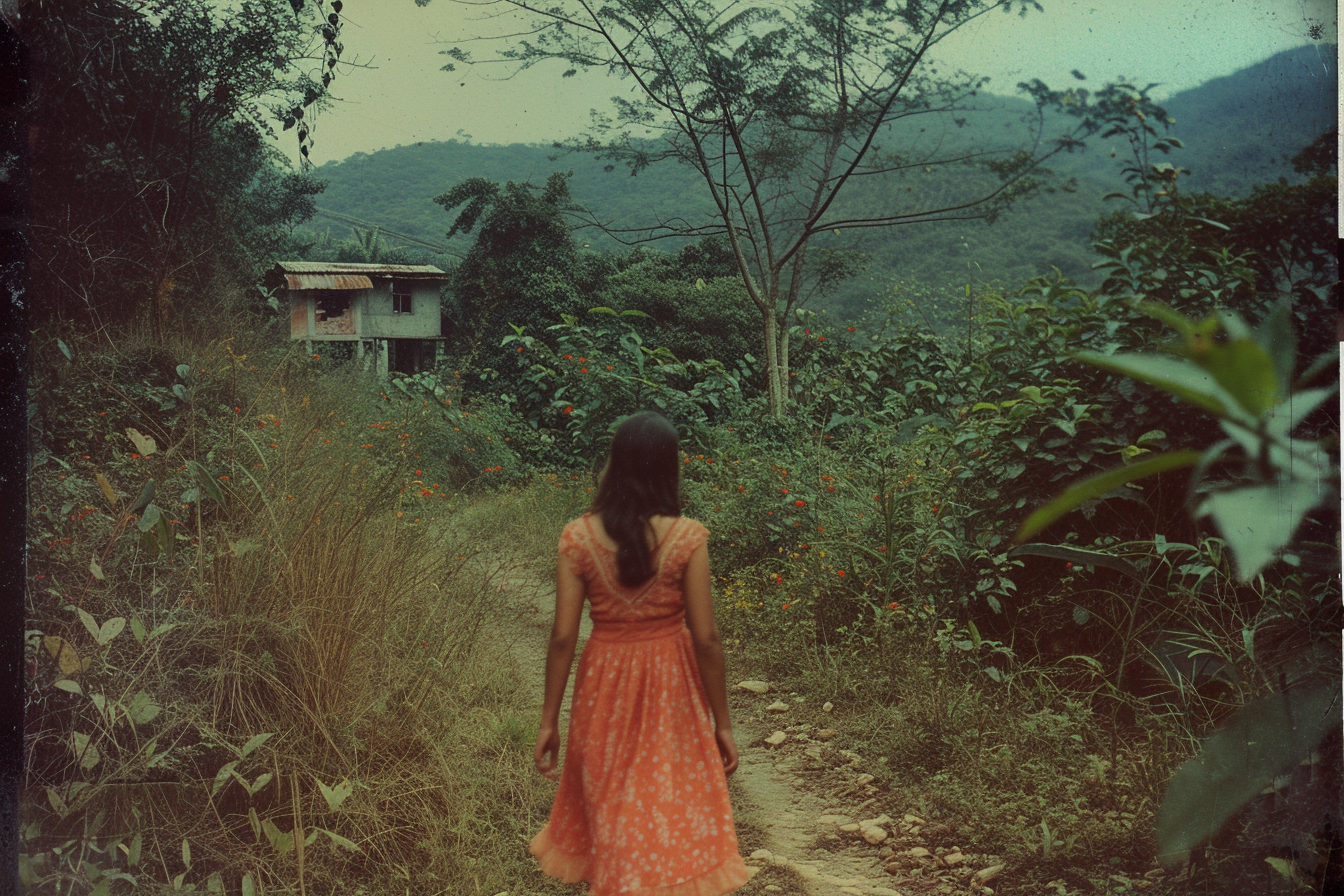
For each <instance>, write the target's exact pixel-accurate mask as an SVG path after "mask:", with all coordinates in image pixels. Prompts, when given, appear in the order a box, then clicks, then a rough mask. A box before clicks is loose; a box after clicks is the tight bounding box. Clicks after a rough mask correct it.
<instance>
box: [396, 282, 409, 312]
mask: <svg viewBox="0 0 1344 896" xmlns="http://www.w3.org/2000/svg"><path fill="white" fill-rule="evenodd" d="M392 313H393V314H410V313H411V285H410V284H409V283H398V282H397V281H395V280H393V281H392Z"/></svg>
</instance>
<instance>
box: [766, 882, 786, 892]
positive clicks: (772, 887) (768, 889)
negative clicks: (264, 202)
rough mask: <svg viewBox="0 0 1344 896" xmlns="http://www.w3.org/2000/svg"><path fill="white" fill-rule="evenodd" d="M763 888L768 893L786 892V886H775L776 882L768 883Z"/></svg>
mask: <svg viewBox="0 0 1344 896" xmlns="http://www.w3.org/2000/svg"><path fill="white" fill-rule="evenodd" d="M763 889H764V890H765V892H767V893H783V892H784V888H783V887H778V886H775V885H774V884H766V885H765V886H764V887H763Z"/></svg>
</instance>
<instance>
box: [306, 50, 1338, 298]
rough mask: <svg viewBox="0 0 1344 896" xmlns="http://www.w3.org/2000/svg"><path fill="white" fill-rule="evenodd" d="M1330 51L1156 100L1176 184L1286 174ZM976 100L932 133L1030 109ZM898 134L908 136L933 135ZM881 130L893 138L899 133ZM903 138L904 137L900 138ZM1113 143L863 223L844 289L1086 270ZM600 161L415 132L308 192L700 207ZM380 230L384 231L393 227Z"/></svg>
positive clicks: (1288, 58) (1245, 187)
mask: <svg viewBox="0 0 1344 896" xmlns="http://www.w3.org/2000/svg"><path fill="white" fill-rule="evenodd" d="M1336 49H1337V48H1336V47H1335V45H1333V44H1318V45H1307V46H1304V47H1301V48H1298V49H1296V50H1291V51H1286V52H1284V53H1280V54H1278V55H1276V56H1273V57H1271V58H1269V59H1267V60H1265V61H1263V62H1260V63H1257V64H1256V65H1253V66H1250V67H1248V68H1245V69H1243V70H1241V71H1239V72H1236V73H1234V74H1232V75H1229V76H1227V77H1223V78H1217V79H1214V80H1212V81H1209V82H1207V83H1205V84H1203V85H1201V86H1200V87H1197V88H1194V89H1192V90H1188V91H1183V92H1181V93H1177V94H1175V95H1173V96H1172V97H1170V98H1169V99H1168V100H1167V101H1166V102H1165V103H1163V105H1164V106H1165V108H1166V109H1167V111H1168V113H1169V114H1170V116H1171V117H1172V118H1174V119H1175V124H1173V125H1171V126H1170V130H1169V131H1168V134H1169V135H1170V136H1174V137H1177V138H1179V139H1180V140H1181V141H1182V142H1183V143H1184V144H1185V148H1184V149H1183V150H1180V151H1178V152H1176V153H1174V154H1173V155H1172V156H1170V157H1169V158H1168V159H1165V160H1167V161H1171V162H1173V163H1175V164H1178V165H1180V166H1182V167H1184V168H1187V169H1189V170H1190V172H1191V173H1190V175H1189V177H1188V178H1186V180H1185V185H1186V188H1187V189H1197V190H1207V191H1209V192H1213V193H1217V194H1219V195H1224V196H1239V195H1245V194H1246V193H1248V192H1249V191H1250V190H1251V188H1252V187H1254V186H1255V185H1256V184H1260V183H1264V182H1266V181H1272V180H1275V179H1277V178H1279V177H1288V178H1290V179H1293V178H1294V177H1295V175H1294V173H1293V171H1292V168H1291V166H1290V164H1289V159H1291V158H1292V156H1293V155H1294V154H1296V153H1297V152H1298V151H1300V150H1301V149H1302V148H1303V147H1304V146H1306V145H1307V143H1309V142H1310V141H1311V140H1312V139H1313V138H1314V137H1315V136H1316V135H1318V134H1319V133H1321V132H1322V131H1324V130H1328V129H1331V128H1334V127H1335V126H1336V111H1335V108H1336V107H1335V102H1336V96H1337V89H1336ZM1135 80H1136V82H1137V84H1138V85H1139V86H1143V84H1144V83H1146V82H1145V81H1144V80H1143V78H1142V77H1141V74H1139V75H1138V76H1136V78H1135ZM1083 86H1087V87H1091V88H1094V89H1095V88H1096V87H1099V86H1101V85H1100V84H1099V83H1096V84H1094V83H1092V82H1089V83H1087V84H1085V85H1083ZM980 105H981V107H982V111H980V112H978V113H973V114H972V115H971V116H970V121H969V124H968V125H967V126H966V127H962V128H954V127H952V126H951V122H950V121H949V122H941V123H938V122H934V123H932V124H933V130H934V131H937V132H938V138H939V139H944V140H946V141H952V142H956V143H966V142H970V141H983V142H984V143H992V142H994V141H995V140H997V139H1001V138H1002V136H1003V135H1005V134H1007V133H1008V131H1006V130H1005V129H1012V128H1016V127H1018V121H1019V119H1020V116H1021V114H1022V113H1023V112H1024V111H1026V110H1027V109H1028V108H1029V107H1028V106H1027V104H1026V103H1025V102H1024V101H1023V100H1020V99H1005V98H1001V97H997V98H985V101H984V102H982V103H981V104H980ZM927 124H928V122H927V121H926V122H921V124H920V125H919V126H920V127H925V126H926V125H927ZM906 136H909V137H912V138H913V139H914V140H915V141H919V140H929V139H930V138H931V137H932V136H933V134H932V133H930V134H929V135H924V136H920V135H919V134H910V135H906ZM893 142H894V143H901V141H900V140H899V139H898V140H895V141H893ZM902 145H903V146H904V147H906V148H909V144H902ZM982 145H983V144H982ZM915 146H916V147H917V146H918V143H917V142H916V144H915ZM893 148H894V147H893ZM1111 148H1115V149H1117V151H1118V155H1117V157H1115V158H1112V157H1111V153H1110V149H1111ZM916 151H917V149H916ZM1126 152H1127V150H1126V149H1125V148H1124V147H1120V146H1117V147H1107V146H1097V145H1094V146H1090V147H1089V148H1088V149H1087V150H1086V151H1085V152H1082V153H1076V154H1073V155H1068V156H1061V157H1058V158H1057V159H1056V160H1055V163H1054V168H1055V171H1056V173H1057V174H1058V175H1060V176H1061V177H1062V178H1067V177H1076V178H1077V180H1078V190H1077V191H1076V192H1072V193H1069V192H1062V191H1060V192H1055V193H1050V194H1046V195H1041V196H1039V197H1037V198H1036V199H1034V200H1032V201H1030V202H1027V203H1024V204H1022V205H1021V206H1020V207H1018V208H1015V209H1013V210H1012V211H1010V212H1009V213H1008V214H1005V215H1003V216H1002V217H1000V219H999V220H998V222H997V223H996V224H995V225H993V226H986V225H984V224H983V223H979V222H955V223H943V224H924V225H915V226H906V227H898V228H893V229H888V230H884V231H868V232H866V235H865V236H864V237H863V242H862V248H864V249H865V250H866V251H867V252H868V253H869V255H870V256H871V258H872V263H871V266H870V268H869V269H868V271H867V272H866V273H865V274H863V275H861V277H860V279H859V282H857V283H853V284H851V285H850V287H849V289H848V290H846V292H847V293H853V292H854V291H855V290H859V291H867V292H870V293H871V292H872V290H873V288H874V287H877V288H878V289H882V288H885V287H886V285H888V284H890V283H891V282H892V280H894V279H900V280H907V281H918V282H924V283H928V284H937V285H948V284H960V283H964V282H966V280H967V279H968V278H970V279H996V278H1002V279H1008V280H1016V279H1021V278H1025V277H1029V276H1033V275H1035V274H1038V273H1043V272H1045V271H1047V270H1048V269H1049V268H1050V266H1055V267H1058V268H1060V269H1061V270H1062V271H1063V272H1064V273H1066V274H1068V275H1070V276H1073V277H1074V278H1076V279H1079V280H1080V281H1083V282H1088V281H1089V279H1090V277H1091V271H1090V264H1091V262H1092V260H1093V256H1092V254H1091V251H1090V247H1089V243H1090V237H1091V231H1092V225H1093V222H1094V221H1095V220H1096V218H1097V217H1098V216H1099V215H1100V214H1102V213H1104V212H1105V211H1107V210H1109V209H1110V208H1112V207H1115V203H1114V202H1112V203H1110V204H1109V205H1108V204H1104V203H1103V202H1102V200H1101V197H1102V196H1103V195H1104V194H1105V193H1107V192H1110V191H1113V190H1118V189H1123V188H1124V184H1123V181H1122V179H1121V178H1122V175H1121V172H1120V163H1121V162H1122V161H1124V158H1125V155H1126ZM608 168H609V166H608V165H606V164H605V163H603V162H600V161H597V160H595V159H593V158H592V157H590V156H586V155H583V154H577V153H558V152H557V151H556V150H554V149H552V148H551V147H549V146H538V145H525V144H513V145H509V146H497V145H472V144H470V143H459V142H456V141H448V142H444V143H434V142H430V143H417V144H414V145H409V146H397V147H396V148H394V149H386V150H382V151H379V152H375V153H369V154H366V153H356V154H355V155H354V156H351V157H350V158H348V159H345V160H344V161H341V162H329V163H327V164H325V165H323V166H321V167H320V168H318V169H317V174H318V176H319V177H321V178H322V179H324V180H325V181H326V182H327V189H326V192H325V193H324V194H323V195H322V196H320V197H319V199H318V204H319V206H320V207H321V208H324V209H327V210H330V211H333V212H337V213H339V214H342V215H346V216H349V217H351V218H355V219H358V220H360V221H364V222H368V223H371V224H377V225H380V226H381V227H383V228H385V229H389V230H392V231H396V232H400V233H404V234H409V235H412V236H416V237H419V238H421V239H425V240H429V241H433V242H438V243H442V242H444V235H445V233H446V231H447V230H448V227H449V225H450V224H451V220H452V219H451V218H450V216H449V215H448V214H447V213H445V212H444V210H443V209H442V208H441V207H439V206H438V205H435V204H434V203H433V201H432V198H433V197H434V196H436V195H439V194H442V193H444V192H446V191H447V190H448V189H449V188H451V187H452V186H453V185H455V184H457V183H459V182H461V181H462V180H465V179H466V178H469V177H483V178H487V179H490V180H496V181H500V182H503V181H509V180H512V181H520V182H522V181H528V182H531V183H533V184H537V185H540V184H542V183H544V182H545V180H546V177H547V176H548V175H549V174H550V173H551V172H553V171H572V172H573V175H572V177H571V179H570V192H571V194H572V196H573V197H574V199H575V201H577V202H578V203H581V204H582V205H584V206H585V207H587V208H588V209H590V210H591V211H592V212H593V213H594V214H595V215H596V216H597V217H598V218H600V219H602V220H604V221H609V222H614V223H616V224H617V225H619V226H636V225H643V224H646V223H652V222H653V221H655V220H656V219H657V218H659V217H660V216H662V217H672V216H682V217H686V218H689V219H692V220H694V219H695V218H696V217H697V216H703V215H706V214H707V213H708V212H709V203H708V200H707V199H706V198H704V197H703V191H702V190H701V189H700V185H699V184H698V183H697V182H696V181H695V179H694V176H693V174H692V173H691V172H690V171H688V170H686V169H682V168H679V167H677V166H675V165H673V164H662V165H655V166H653V167H651V168H650V169H647V170H645V171H643V172H641V173H640V174H639V176H638V177H630V176H629V175H628V173H627V172H626V171H625V170H624V169H623V168H620V167H617V168H615V169H614V170H607V169H608ZM958 176H961V175H960V174H959V172H958V171H957V169H955V168H952V167H948V168H946V169H945V170H940V169H936V168H935V169H934V172H933V173H932V174H929V175H926V177H925V178H924V179H923V180H921V181H919V182H918V183H917V184H914V186H915V188H916V189H918V190H920V191H930V190H933V191H937V190H939V189H940V188H941V187H942V186H944V185H941V184H940V183H939V179H940V178H948V179H950V178H954V177H958ZM900 199H901V197H900V196H898V195H891V196H885V195H873V194H872V192H871V191H869V192H868V193H866V194H865V195H863V196H862V197H858V196H856V197H853V198H852V199H851V200H850V201H851V202H854V203H855V204H856V205H857V206H858V207H868V206H873V205H878V206H881V205H882V204H884V203H885V204H887V207H890V206H892V205H896V204H899V202H900ZM313 226H315V227H317V228H319V229H324V228H327V227H330V229H331V235H332V237H333V238H336V239H341V238H344V237H345V236H346V235H347V227H346V226H345V225H344V224H342V223H338V222H337V221H335V220H333V219H326V218H318V219H316V220H315V221H314V222H313ZM577 236H578V237H579V241H580V243H581V244H587V245H591V246H592V247H594V248H616V246H615V244H614V243H612V242H611V241H610V240H608V239H606V238H605V237H604V236H603V235H602V234H601V233H600V232H599V231H596V230H591V229H590V230H583V231H580V232H579V233H578V234H577ZM469 240H470V237H469V236H467V237H463V236H458V237H456V238H454V240H453V241H451V242H450V243H449V245H450V246H452V247H453V248H454V249H455V250H456V251H458V252H461V251H464V250H465V248H466V247H467V245H468V243H469ZM390 241H391V242H392V243H393V244H395V243H396V240H395V238H393V239H391V240H390ZM664 247H665V248H668V249H675V248H676V247H675V246H671V245H665V246H664ZM879 284H880V286H879ZM854 298H855V297H854V296H853V295H843V296H837V297H835V299H837V300H838V301H836V300H832V301H830V302H827V303H826V304H828V305H833V306H834V305H839V306H841V307H842V308H844V307H846V306H851V305H852V303H853V301H854Z"/></svg>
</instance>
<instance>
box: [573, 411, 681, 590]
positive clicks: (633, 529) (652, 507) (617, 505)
mask: <svg viewBox="0 0 1344 896" xmlns="http://www.w3.org/2000/svg"><path fill="white" fill-rule="evenodd" d="M589 510H591V511H592V512H594V513H601V514H602V528H603V529H605V530H606V531H607V535H608V536H609V537H610V538H611V540H612V541H614V542H616V570H617V572H618V573H619V575H620V579H621V584H622V585H624V586H626V587H627V588H633V587H634V586H636V585H638V584H640V583H642V582H647V581H648V580H649V577H650V576H652V575H653V554H652V551H650V550H649V542H648V533H649V531H650V527H649V518H650V517H653V516H680V515H681V463H680V458H679V455H678V452H677V429H676V427H674V426H673V425H672V424H671V423H669V422H668V421H667V418H665V417H663V416H662V415H660V414H655V413H653V412H652V411H645V412H644V413H642V414H635V415H634V416H632V417H627V418H626V419H625V420H623V421H621V425H620V426H618V427H616V434H615V436H613V437H612V440H611V453H610V454H609V455H608V457H607V466H606V469H605V470H604V471H603V472H602V480H601V482H599V483H598V486H597V495H596V496H595V497H594V498H593V504H592V506H591V507H590V508H589Z"/></svg>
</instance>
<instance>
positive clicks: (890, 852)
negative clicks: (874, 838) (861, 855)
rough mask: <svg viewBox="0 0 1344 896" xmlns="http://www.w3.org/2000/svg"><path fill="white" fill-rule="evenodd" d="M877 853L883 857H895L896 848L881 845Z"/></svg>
mask: <svg viewBox="0 0 1344 896" xmlns="http://www.w3.org/2000/svg"><path fill="white" fill-rule="evenodd" d="M877 854H878V855H879V856H881V857H882V858H884V859H894V858H896V850H894V849H892V848H891V847H890V846H884V847H882V848H881V849H880V850H878V852H877Z"/></svg>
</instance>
